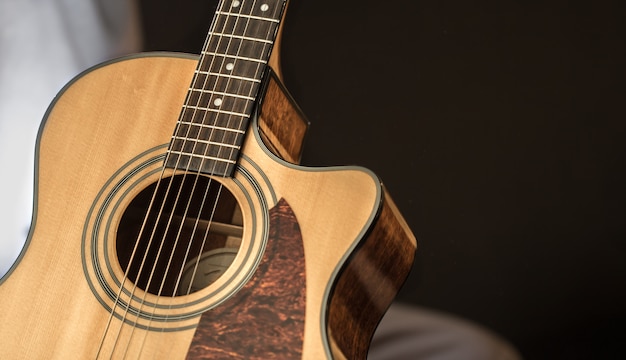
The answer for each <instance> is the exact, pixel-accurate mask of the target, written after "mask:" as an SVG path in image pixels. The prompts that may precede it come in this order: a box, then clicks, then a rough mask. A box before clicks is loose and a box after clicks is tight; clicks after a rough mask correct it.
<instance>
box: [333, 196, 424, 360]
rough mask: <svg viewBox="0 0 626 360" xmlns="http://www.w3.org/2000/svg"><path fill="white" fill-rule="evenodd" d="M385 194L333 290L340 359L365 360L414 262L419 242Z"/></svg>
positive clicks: (335, 343)
mask: <svg viewBox="0 0 626 360" xmlns="http://www.w3.org/2000/svg"><path fill="white" fill-rule="evenodd" d="M409 234H411V232H410V231H408V225H407V224H406V223H405V222H404V221H402V217H401V216H400V215H399V213H398V210H397V208H396V206H395V204H394V203H393V201H392V200H391V197H390V196H389V195H388V194H387V193H386V192H385V195H384V198H383V203H382V207H381V210H380V213H379V214H378V219H377V221H376V223H375V225H374V227H373V228H372V229H370V233H369V234H368V235H367V237H366V239H365V240H364V241H363V243H362V244H361V247H360V248H359V249H358V250H357V251H356V252H354V253H353V254H352V255H351V257H350V259H349V260H348V261H347V265H346V266H345V267H344V268H343V269H342V271H341V274H340V275H339V277H338V280H337V281H336V283H335V284H334V286H333V290H332V296H331V301H330V305H329V307H328V314H327V315H328V319H327V320H328V322H327V330H328V334H329V337H330V342H331V347H332V351H333V355H334V356H335V357H336V358H337V359H341V358H347V359H365V358H366V357H367V351H368V349H369V344H370V341H371V339H372V336H373V335H374V331H375V330H376V327H377V326H378V323H379V322H380V319H381V318H382V317H383V315H384V313H385V312H386V311H387V308H388V307H389V305H390V304H391V302H392V301H393V298H394V297H395V296H396V294H397V293H398V290H399V289H400V287H401V286H402V284H403V283H404V280H405V279H406V276H407V275H408V273H409V270H410V268H411V266H412V264H413V259H414V257H415V250H416V242H415V240H414V238H412V236H410V235H409Z"/></svg>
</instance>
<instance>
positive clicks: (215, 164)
mask: <svg viewBox="0 0 626 360" xmlns="http://www.w3.org/2000/svg"><path fill="white" fill-rule="evenodd" d="M255 3H256V0H255V1H254V2H253V5H252V9H254V8H255ZM242 8H243V7H239V9H240V11H241V9H242ZM229 13H232V8H231V11H229ZM238 14H241V12H239V13H238ZM235 20H236V21H235V25H234V26H235V27H236V26H237V23H238V21H239V17H237V18H236V19H235ZM225 21H226V22H227V21H228V16H227V18H226V20H225ZM249 25H250V20H247V22H246V24H245V27H244V30H243V31H244V34H245V33H246V32H247V29H248V26H249ZM270 29H271V28H270ZM220 40H221V39H220ZM231 45H232V39H231V41H229V42H228V46H227V52H228V49H230V47H231ZM242 46H243V41H241V42H240V43H239V47H238V49H237V51H236V54H237V55H239V54H240V53H241V50H242ZM264 47H265V45H264V46H263V49H262V52H263V51H264V50H265V49H264ZM224 61H225V59H223V60H222V63H221V67H222V69H223V67H224ZM221 72H223V70H222V71H220V73H221ZM257 73H258V65H257V70H256V71H255V75H257ZM230 81H231V78H227V84H226V88H228V86H229V85H230ZM242 84H243V82H242V81H240V82H239V86H238V89H237V91H236V93H237V94H241V93H242V90H241V87H242ZM216 87H217V83H216V84H215V88H216ZM215 88H214V89H213V90H215ZM253 91H254V89H253V88H251V89H250V91H249V94H248V95H252V94H253ZM213 95H214V94H213ZM209 100H213V98H212V97H210V99H209ZM200 101H201V99H200V98H199V101H198V104H199V103H200ZM223 105H224V104H223V103H222V104H221V106H220V109H221V107H222V106H223ZM246 105H248V106H252V105H250V104H246ZM233 106H234V104H233ZM207 114H208V112H205V114H204V119H203V121H202V123H203V124H205V120H206V117H207ZM232 118H233V115H232V114H230V115H228V122H227V128H231V120H232ZM242 121H243V119H241V120H240V122H239V124H238V127H239V128H241V125H242ZM225 137H226V133H224V134H223V135H222V143H224V140H225ZM208 150H209V149H208V148H206V149H205V155H206V154H207V152H208ZM230 151H231V154H230V155H231V156H232V154H233V153H232V152H233V151H234V149H233V148H231V150H230ZM203 161H204V158H202V160H201V162H203ZM201 166H202V163H201ZM216 166H217V163H215V162H214V163H213V169H212V171H214V170H215V167H216ZM192 175H193V174H192ZM195 175H196V178H195V183H194V190H192V192H191V193H192V194H194V193H195V186H196V184H197V181H198V178H199V177H201V175H200V174H199V173H197V174H195ZM209 181H210V182H211V181H212V180H211V178H209ZM210 185H211V184H210V183H209V186H208V187H206V188H205V194H204V196H203V197H202V203H201V206H200V208H201V210H200V213H202V211H203V210H202V209H204V205H205V200H206V198H207V194H208V192H209V190H210ZM218 185H219V188H218V193H217V194H216V197H215V199H216V200H215V202H214V205H213V207H212V209H211V211H212V212H211V216H210V218H209V220H208V224H209V226H208V227H207V228H206V230H205V232H204V236H203V240H202V243H201V246H200V247H199V254H198V256H197V257H196V264H195V265H194V268H195V269H197V266H198V262H199V259H200V255H201V254H202V250H203V249H204V246H205V243H206V240H207V238H208V233H209V230H210V224H211V223H212V222H213V217H214V215H215V210H216V208H217V205H218V203H219V199H220V197H221V193H222V189H223V184H221V183H219V182H218ZM189 201H191V199H189ZM188 205H189V202H188ZM186 214H187V211H185V215H184V216H183V218H186ZM199 220H200V219H199V218H196V221H195V223H194V228H193V230H192V234H191V236H190V237H191V239H192V240H193V238H194V237H195V235H196V233H197V229H198V227H197V224H198V222H199ZM181 229H182V227H181V228H179V233H178V235H177V239H176V242H177V241H178V237H179V236H180V230H181ZM191 245H192V242H191V241H190V242H188V245H187V249H186V252H185V256H184V257H183V261H182V264H185V263H186V262H187V259H188V258H189V253H190V251H191ZM174 248H176V245H174ZM172 255H173V254H171V255H170V259H169V261H170V262H168V266H167V267H166V272H167V274H168V275H167V276H169V273H170V265H171V260H172V257H171V256H172ZM183 271H184V267H181V268H180V270H179V272H178V274H177V277H176V284H175V285H174V287H173V291H176V289H178V287H179V284H180V280H181V278H182V274H183ZM164 280H165V278H164V279H163V281H162V283H161V288H160V289H159V293H158V294H157V305H158V301H159V299H160V297H161V295H162V286H163V283H164ZM192 283H193V278H192V280H191V281H190V283H189V287H188V290H187V295H188V294H189V293H190V289H191V284H192ZM174 295H175V293H174V294H172V296H174ZM171 306H172V303H171V302H170V305H169V306H168V310H171ZM168 318H169V312H166V316H165V320H163V321H165V322H167V319H168ZM152 320H153V318H152V317H151V318H150V320H149V323H148V327H149V326H150V325H151V323H152ZM164 330H165V328H164V327H162V328H161V332H162V333H163V332H164ZM146 338H147V334H144V341H143V342H142V348H143V345H144V344H145V339H146ZM170 351H171V348H170Z"/></svg>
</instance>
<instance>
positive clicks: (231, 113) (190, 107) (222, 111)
mask: <svg viewBox="0 0 626 360" xmlns="http://www.w3.org/2000/svg"><path fill="white" fill-rule="evenodd" d="M183 107H185V108H188V109H194V110H204V111H211V112H214V113H218V114H226V115H234V116H241V117H244V118H249V117H250V115H249V114H244V113H238V112H234V111H227V110H217V109H211V108H205V107H201V106H193V105H183Z"/></svg>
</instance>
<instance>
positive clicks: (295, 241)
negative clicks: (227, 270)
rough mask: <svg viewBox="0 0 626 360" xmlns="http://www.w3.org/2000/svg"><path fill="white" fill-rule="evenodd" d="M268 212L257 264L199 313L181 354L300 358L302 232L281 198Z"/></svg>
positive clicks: (197, 356)
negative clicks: (238, 285) (239, 284)
mask: <svg viewBox="0 0 626 360" xmlns="http://www.w3.org/2000/svg"><path fill="white" fill-rule="evenodd" d="M269 214H270V229H269V230H270V231H269V239H268V244H267V247H266V249H265V252H264V255H263V257H262V260H261V262H260V264H259V267H258V268H257V270H256V272H255V274H254V275H253V276H252V278H251V279H250V280H249V281H248V283H246V285H245V286H244V287H243V288H242V289H241V290H240V291H239V292H238V293H237V294H236V295H235V296H233V297H232V298H230V299H228V300H227V301H226V302H224V303H223V304H221V305H219V306H218V307H216V308H214V309H212V310H209V311H207V312H206V313H204V314H203V315H202V318H201V320H200V323H199V325H198V328H197V330H196V333H195V336H194V339H193V341H192V344H191V347H190V349H189V353H188V354H187V359H190V360H195V359H270V358H281V359H299V358H301V355H302V342H303V338H304V317H305V289H306V283H305V269H304V249H303V244H302V234H301V232H300V227H299V225H298V222H297V219H296V217H295V214H294V213H293V211H292V210H291V207H290V206H289V204H288V203H287V202H286V201H285V200H284V199H281V200H280V201H279V202H278V204H277V205H276V206H275V207H274V208H272V209H271V210H270V212H269Z"/></svg>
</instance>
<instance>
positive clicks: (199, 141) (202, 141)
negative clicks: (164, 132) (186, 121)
mask: <svg viewBox="0 0 626 360" xmlns="http://www.w3.org/2000/svg"><path fill="white" fill-rule="evenodd" d="M172 139H174V140H182V141H194V142H197V143H201V144H206V145H217V146H222V147H227V148H231V149H237V150H239V149H241V146H240V145H237V144H226V143H221V142H217V141H209V140H202V139H196V138H193V139H192V138H187V137H184V136H177V135H174V136H172Z"/></svg>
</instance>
